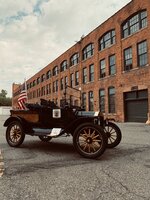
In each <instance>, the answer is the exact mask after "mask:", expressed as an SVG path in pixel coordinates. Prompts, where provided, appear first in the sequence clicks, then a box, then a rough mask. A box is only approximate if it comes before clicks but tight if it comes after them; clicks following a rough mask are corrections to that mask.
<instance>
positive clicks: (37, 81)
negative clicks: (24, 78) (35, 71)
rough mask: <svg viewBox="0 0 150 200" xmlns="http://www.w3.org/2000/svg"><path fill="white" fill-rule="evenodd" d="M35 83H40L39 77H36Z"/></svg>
mask: <svg viewBox="0 0 150 200" xmlns="http://www.w3.org/2000/svg"><path fill="white" fill-rule="evenodd" d="M36 83H37V85H38V84H39V83H40V77H38V78H37V80H36Z"/></svg>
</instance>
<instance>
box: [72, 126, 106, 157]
mask: <svg viewBox="0 0 150 200" xmlns="http://www.w3.org/2000/svg"><path fill="white" fill-rule="evenodd" d="M81 138H82V139H83V140H81ZM73 144H74V147H75V149H76V151H77V152H78V153H79V154H80V155H82V156H83V157H85V158H91V159H93V158H97V157H99V156H101V155H102V154H103V153H104V151H105V149H106V147H107V136H106V134H105V132H104V130H103V129H102V128H101V127H100V126H98V125H95V124H93V123H83V124H81V125H79V126H78V127H77V128H76V129H75V131H74V134H73Z"/></svg>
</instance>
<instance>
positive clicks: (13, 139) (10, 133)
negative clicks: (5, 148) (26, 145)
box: [6, 121, 25, 147]
mask: <svg viewBox="0 0 150 200" xmlns="http://www.w3.org/2000/svg"><path fill="white" fill-rule="evenodd" d="M24 138H25V133H24V132H23V127H22V125H21V123H20V122H18V121H13V122H11V123H10V124H9V125H8V127H7V130H6V140H7V143H8V144H9V145H10V146H11V147H18V146H20V145H21V144H22V143H23V141H24Z"/></svg>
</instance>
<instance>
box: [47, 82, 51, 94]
mask: <svg viewBox="0 0 150 200" xmlns="http://www.w3.org/2000/svg"><path fill="white" fill-rule="evenodd" d="M50 93H51V84H50V83H49V84H47V85H46V94H50Z"/></svg>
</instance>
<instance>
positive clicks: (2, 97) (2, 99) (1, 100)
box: [0, 90, 12, 106]
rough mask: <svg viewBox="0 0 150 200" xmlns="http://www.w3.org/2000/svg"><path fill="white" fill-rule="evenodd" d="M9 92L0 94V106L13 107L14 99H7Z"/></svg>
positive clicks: (2, 91)
mask: <svg viewBox="0 0 150 200" xmlns="http://www.w3.org/2000/svg"><path fill="white" fill-rule="evenodd" d="M6 95H7V91H6V90H1V92H0V106H11V105H12V99H11V98H9V97H6Z"/></svg>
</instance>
